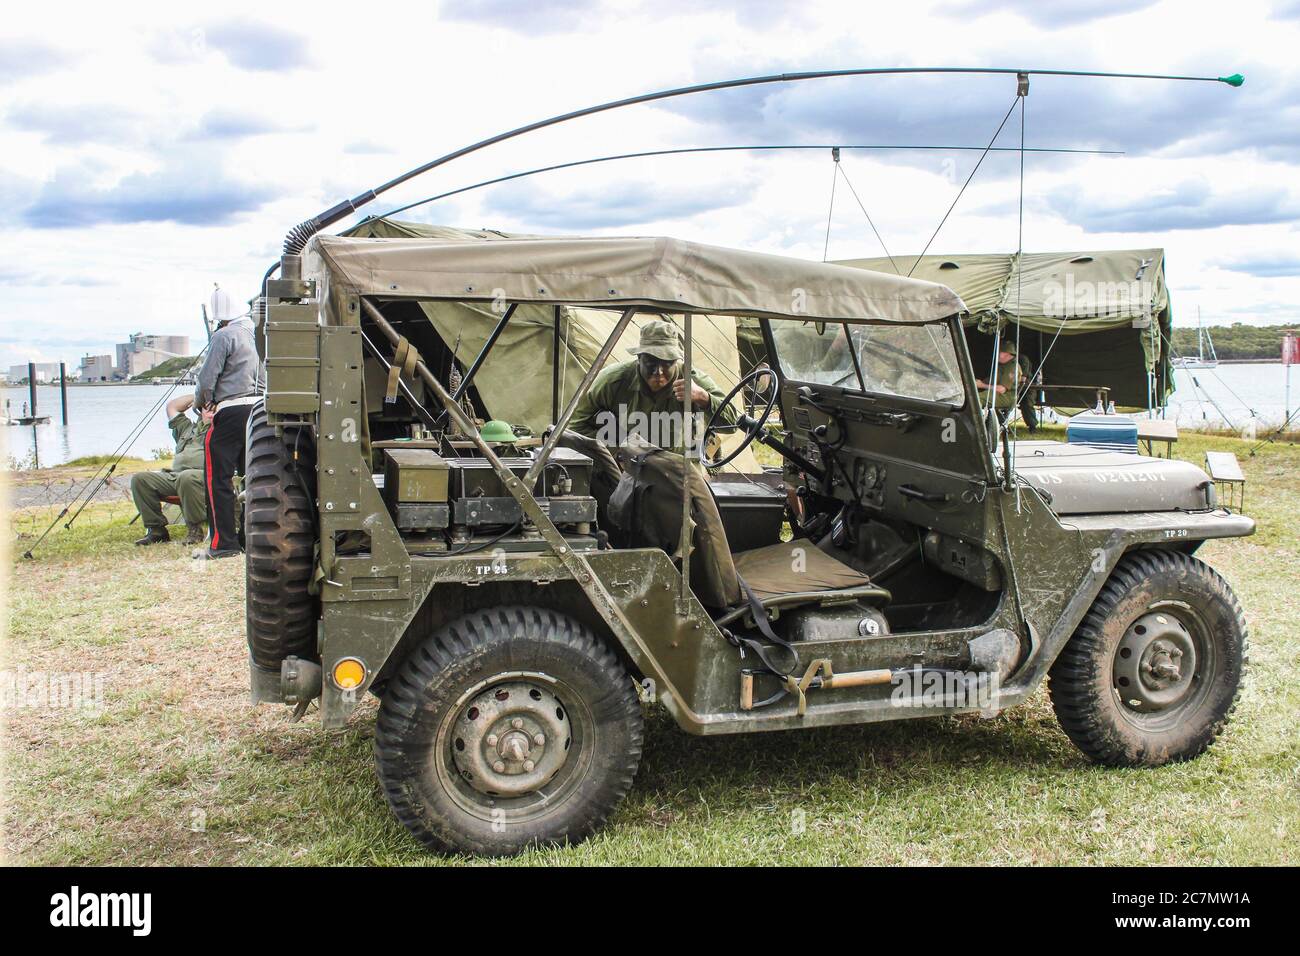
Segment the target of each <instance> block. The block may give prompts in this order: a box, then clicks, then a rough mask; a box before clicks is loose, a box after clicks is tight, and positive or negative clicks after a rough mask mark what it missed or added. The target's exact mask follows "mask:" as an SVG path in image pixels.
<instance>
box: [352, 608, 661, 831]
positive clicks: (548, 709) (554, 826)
mask: <svg viewBox="0 0 1300 956" xmlns="http://www.w3.org/2000/svg"><path fill="white" fill-rule="evenodd" d="M521 734H522V735H523V737H524V738H526V739H525V740H524V746H526V747H529V748H532V749H530V750H528V752H527V754H524V753H521V751H519V750H514V751H512V752H513V755H514V756H513V759H512V758H511V757H510V756H509V755H507V753H506V748H507V746H508V745H513V746H515V747H518V746H519V741H518V739H516V740H514V741H513V742H512V741H511V740H509V738H512V737H513V738H519V735H521ZM641 742H642V726H641V706H640V703H639V701H638V699H637V694H636V691H635V689H634V688H633V685H632V681H631V679H630V678H629V677H628V674H627V672H626V671H625V670H624V669H623V666H622V665H621V664H620V663H619V660H618V658H617V657H615V656H614V654H613V653H612V652H611V651H610V649H609V648H608V647H607V646H606V645H605V644H604V642H602V641H601V640H600V639H599V638H598V637H597V636H596V635H595V634H594V633H592V631H591V630H590V629H589V628H588V627H586V626H584V625H583V624H580V623H578V622H577V621H575V620H573V619H572V618H569V617H566V616H565V615H563V614H559V613H556V612H555V611H551V610H549V609H545V608H537V607H515V606H508V607H496V608H491V609H488V610H483V611H476V612H474V613H471V614H467V615H466V616H464V617H462V618H459V619H457V620H455V621H453V622H451V623H450V624H447V625H446V626H444V627H443V628H441V629H440V630H438V631H437V632H436V633H435V634H433V635H432V636H431V637H429V638H427V639H426V640H425V641H424V643H423V644H421V645H419V646H418V647H416V648H415V649H414V650H413V651H412V652H411V654H410V656H409V657H407V659H406V660H405V661H404V662H403V664H402V666H401V668H400V669H399V671H398V673H397V675H396V676H395V677H394V678H393V679H392V680H391V681H390V682H389V683H388V685H387V687H386V688H385V691H384V696H383V702H382V703H381V705H380V708H379V717H378V720H377V723H376V727H375V762H376V764H377V765H378V769H379V781H380V784H381V785H382V787H383V790H384V794H385V796H386V797H387V798H388V803H389V806H390V807H392V810H393V813H394V814H395V815H396V816H397V819H398V820H399V821H400V822H401V823H402V825H403V826H404V827H406V829H408V830H409V831H410V832H411V833H412V834H413V835H414V836H415V838H416V839H417V840H419V841H420V842H421V843H423V844H424V845H425V846H426V847H428V848H429V849H432V850H435V851H438V852H444V853H456V852H460V853H471V854H481V855H488V856H504V855H508V854H513V853H518V852H519V851H521V850H523V849H526V848H527V847H530V846H534V845H539V844H563V843H577V842H579V841H581V840H583V839H585V838H586V837H587V836H589V835H590V834H591V833H593V832H594V831H595V830H596V829H597V828H598V827H599V826H600V825H601V824H602V823H603V822H604V821H605V818H606V817H607V816H608V815H609V814H610V812H611V811H612V810H613V809H614V807H615V806H617V805H618V803H619V801H620V800H622V799H623V797H624V796H625V795H626V794H627V791H628V789H629V788H630V787H631V786H632V779H633V778H634V777H635V776H636V770H637V765H638V764H639V763H640V761H641ZM529 755H531V756H532V757H533V758H534V759H535V761H536V762H535V763H533V764H530V763H522V760H524V759H526V757H527V756H529ZM497 761H499V762H497ZM507 761H509V763H507ZM525 770H526V771H527V772H525ZM543 778H544V779H543ZM538 781H540V783H538ZM516 791H517V792H516Z"/></svg>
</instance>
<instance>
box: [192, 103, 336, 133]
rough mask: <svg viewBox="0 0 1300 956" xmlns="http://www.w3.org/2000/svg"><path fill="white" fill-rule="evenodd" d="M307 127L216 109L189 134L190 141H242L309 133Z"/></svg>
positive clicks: (205, 115)
mask: <svg viewBox="0 0 1300 956" xmlns="http://www.w3.org/2000/svg"><path fill="white" fill-rule="evenodd" d="M311 128H312V127H310V126H307V125H296V126H294V125H289V124H286V123H279V122H276V121H275V120H273V119H269V118H267V117H265V116H258V115H256V114H254V113H241V112H239V111H237V110H226V109H216V110H211V111H209V112H207V113H205V114H204V115H203V117H202V118H201V119H200V120H199V125H198V127H197V128H196V129H195V130H194V131H193V132H191V133H190V134H189V137H188V138H190V139H242V138H243V137H245V136H264V135H267V134H270V133H301V132H306V131H309V130H310V129H311Z"/></svg>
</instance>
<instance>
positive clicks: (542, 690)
mask: <svg viewBox="0 0 1300 956" xmlns="http://www.w3.org/2000/svg"><path fill="white" fill-rule="evenodd" d="M592 727H593V722H592V719H591V713H590V711H589V710H588V709H587V708H586V706H585V704H583V703H582V701H581V698H580V697H579V696H578V695H577V694H575V693H574V692H573V691H572V690H571V688H569V687H568V686H567V685H565V684H564V683H563V682H561V681H558V680H556V679H554V678H552V677H550V676H549V675H546V674H541V673H531V672H512V673H506V674H498V675H497V676H495V677H493V678H490V679H489V680H486V681H483V682H481V683H479V684H476V685H475V686H474V687H472V688H470V689H469V690H468V691H466V692H465V693H464V694H463V695H461V697H460V698H459V699H458V700H457V702H456V704H455V705H454V706H453V707H452V708H450V710H449V712H448V715H447V717H446V718H445V719H444V720H443V722H442V725H441V727H440V728H439V733H438V736H437V739H436V741H435V752H434V757H435V759H434V771H435V773H436V774H437V776H438V778H439V781H440V782H441V784H442V786H443V787H444V789H445V790H446V791H447V792H448V793H449V794H451V796H452V798H453V799H454V800H455V801H456V802H457V803H458V804H459V805H460V806H461V808H462V809H464V810H465V811H466V812H468V813H470V814H472V815H474V816H476V817H479V818H480V819H484V820H489V821H491V822H492V823H493V824H494V825H496V824H497V823H520V822H526V821H528V820H532V819H536V818H537V817H540V816H542V815H543V814H545V813H547V812H549V811H551V810H553V809H554V808H555V807H556V806H557V805H559V804H560V803H561V802H563V800H564V798H565V797H567V796H568V795H569V794H570V793H572V792H573V791H574V790H575V789H577V787H578V786H579V785H580V784H581V782H582V779H583V777H584V776H585V774H586V771H587V769H588V768H589V767H590V764H591V750H592V747H591V745H592V733H591V732H592Z"/></svg>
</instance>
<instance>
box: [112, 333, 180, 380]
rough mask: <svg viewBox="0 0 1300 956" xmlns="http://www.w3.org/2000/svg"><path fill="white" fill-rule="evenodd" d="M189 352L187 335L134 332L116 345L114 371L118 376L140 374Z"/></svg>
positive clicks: (128, 376)
mask: <svg viewBox="0 0 1300 956" xmlns="http://www.w3.org/2000/svg"><path fill="white" fill-rule="evenodd" d="M189 354H190V337H189V336H188V335H146V334H145V333H143V332H136V333H135V334H133V335H132V336H131V337H130V341H127V342H122V343H120V344H119V345H118V346H117V362H116V365H115V367H114V372H115V373H116V375H117V376H118V377H119V378H132V377H134V376H136V375H142V374H144V373H145V372H147V371H149V369H151V368H153V367H154V366H156V365H161V364H162V363H163V362H165V361H167V360H168V359H172V358H176V357H177V356H183V355H189Z"/></svg>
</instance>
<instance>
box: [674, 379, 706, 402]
mask: <svg viewBox="0 0 1300 956" xmlns="http://www.w3.org/2000/svg"><path fill="white" fill-rule="evenodd" d="M685 391H686V379H684V378H679V379H678V380H677V381H675V382H673V398H675V399H677V401H679V402H680V401H681V400H682V395H683V394H684V393H685ZM708 403H709V393H708V392H706V391H705V390H704V389H703V388H701V387H700V386H699V385H697V384H696V383H695V382H691V404H692V405H696V406H701V405H707V404H708Z"/></svg>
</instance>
